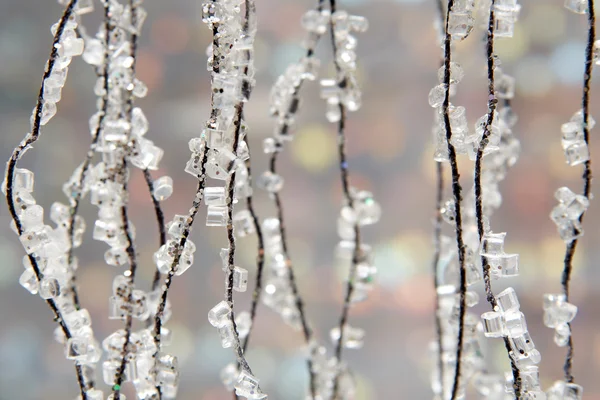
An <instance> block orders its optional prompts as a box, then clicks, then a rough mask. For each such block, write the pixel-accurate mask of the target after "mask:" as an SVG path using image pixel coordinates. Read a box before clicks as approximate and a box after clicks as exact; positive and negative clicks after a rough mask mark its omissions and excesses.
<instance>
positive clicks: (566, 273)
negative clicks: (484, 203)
mask: <svg viewBox="0 0 600 400" xmlns="http://www.w3.org/2000/svg"><path fill="white" fill-rule="evenodd" d="M587 14H588V37H587V45H586V49H585V70H584V74H583V94H582V97H581V105H582V113H583V140H584V141H585V144H586V146H588V149H589V126H588V123H589V119H590V115H589V103H590V86H591V80H592V68H593V62H594V61H593V52H594V41H595V40H596V13H595V10H594V0H588V12H587ZM582 178H583V195H584V196H585V197H586V198H587V199H588V200H589V198H590V193H591V185H592V169H591V156H590V159H588V160H587V161H586V162H585V163H584V170H583V177H582ZM584 215H585V211H584V212H583V213H582V214H581V215H580V217H579V222H580V223H581V222H583V217H584ZM577 242H578V239H574V240H572V241H571V242H569V244H568V245H567V248H566V251H565V258H564V269H563V274H562V280H561V281H562V282H561V283H562V286H563V293H564V295H565V301H566V302H568V301H569V284H570V281H571V272H572V270H573V257H574V256H575V249H576V248H577ZM567 325H568V326H569V330H570V328H571V323H570V322H569V323H568V324H567ZM572 367H573V338H572V336H571V335H569V341H568V343H567V356H566V358H565V363H564V366H563V370H564V375H565V380H566V381H567V382H568V383H572V382H573V381H574V378H573V374H572Z"/></svg>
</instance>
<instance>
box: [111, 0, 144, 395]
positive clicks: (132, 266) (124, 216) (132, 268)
mask: <svg viewBox="0 0 600 400" xmlns="http://www.w3.org/2000/svg"><path fill="white" fill-rule="evenodd" d="M129 7H130V9H131V25H132V26H135V25H136V22H137V3H135V1H134V0H129ZM137 39H138V35H137V33H132V34H131V42H130V43H131V50H130V51H131V53H130V55H131V57H132V58H133V60H134V61H133V64H132V65H131V67H130V71H131V77H132V79H133V77H134V76H135V66H136V62H135V60H136V50H137ZM133 98H134V95H133V91H131V92H130V93H129V96H128V97H127V102H126V106H127V107H126V110H125V115H126V117H127V119H128V122H131V113H132V110H133ZM121 174H122V179H123V189H122V190H123V194H124V196H125V199H124V204H123V205H122V206H121V222H122V224H123V231H124V233H125V238H126V240H127V249H126V252H127V257H128V259H129V270H128V271H127V273H126V274H125V276H127V277H128V278H129V285H130V287H131V288H130V289H131V290H129V294H128V298H127V303H128V307H127V310H128V312H127V317H126V320H125V342H124V343H123V349H122V351H121V355H122V358H121V364H120V365H119V368H118V369H117V373H116V378H115V384H114V386H113V387H112V392H113V396H114V398H115V400H120V398H121V395H120V390H121V384H122V383H123V378H124V375H125V367H126V365H127V363H128V362H129V361H130V360H128V357H127V355H128V353H129V351H130V350H129V344H130V341H131V329H132V325H133V314H132V313H133V309H132V306H133V304H132V303H133V287H134V285H135V274H136V271H137V260H136V254H135V247H134V243H133V237H132V234H131V229H130V224H129V215H128V210H127V195H128V189H127V187H128V186H127V181H128V179H129V177H128V168H127V153H126V152H125V153H124V154H123V160H122V164H121Z"/></svg>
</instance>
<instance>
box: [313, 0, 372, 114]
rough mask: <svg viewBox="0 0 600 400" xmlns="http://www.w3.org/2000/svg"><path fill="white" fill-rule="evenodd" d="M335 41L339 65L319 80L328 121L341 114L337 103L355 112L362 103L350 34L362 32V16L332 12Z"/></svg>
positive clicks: (366, 23) (364, 23)
mask: <svg viewBox="0 0 600 400" xmlns="http://www.w3.org/2000/svg"><path fill="white" fill-rule="evenodd" d="M331 23H332V27H333V28H332V29H333V37H334V41H335V49H336V54H335V55H334V57H335V62H336V66H337V67H338V71H337V75H336V77H335V78H333V79H322V80H321V97H322V98H323V99H324V100H325V101H326V102H327V109H326V112H325V115H326V117H327V120H328V121H329V122H332V123H333V122H338V121H339V120H340V118H341V116H342V113H341V109H340V104H342V105H343V106H344V107H345V108H346V109H347V110H348V111H357V110H358V109H359V108H360V106H361V104H362V101H361V91H360V87H359V86H358V82H357V79H356V52H355V51H356V43H357V40H356V37H355V36H354V35H353V34H352V33H355V32H356V33H360V32H365V31H366V30H367V28H368V26H369V25H368V22H367V19H366V18H365V17H361V16H357V15H348V13H347V12H346V11H336V12H334V13H333V14H332V15H331Z"/></svg>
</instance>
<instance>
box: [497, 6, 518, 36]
mask: <svg viewBox="0 0 600 400" xmlns="http://www.w3.org/2000/svg"><path fill="white" fill-rule="evenodd" d="M520 11H521V5H520V4H518V3H517V0H496V1H495V2H494V36H495V37H509V38H510V37H513V34H514V31H515V22H517V18H518V17H519V12H520Z"/></svg>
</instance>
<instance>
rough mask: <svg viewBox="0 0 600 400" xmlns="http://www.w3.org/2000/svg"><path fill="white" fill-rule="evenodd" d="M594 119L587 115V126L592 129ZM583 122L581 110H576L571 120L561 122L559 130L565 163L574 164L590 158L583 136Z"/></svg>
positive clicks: (594, 122)
mask: <svg viewBox="0 0 600 400" xmlns="http://www.w3.org/2000/svg"><path fill="white" fill-rule="evenodd" d="M595 125H596V121H594V119H593V118H592V117H591V116H588V121H587V128H588V129H592V128H593V127H594V126H595ZM584 127H585V123H584V121H583V112H582V111H581V110H580V111H577V112H576V113H575V114H573V116H572V117H571V120H570V121H569V122H567V123H564V124H562V126H561V128H560V130H561V133H562V140H561V143H562V148H563V151H564V152H565V158H566V161H567V164H569V165H570V166H575V165H579V164H583V163H585V162H586V161H588V160H589V159H590V152H589V149H588V145H587V143H586V142H585V137H584Z"/></svg>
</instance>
